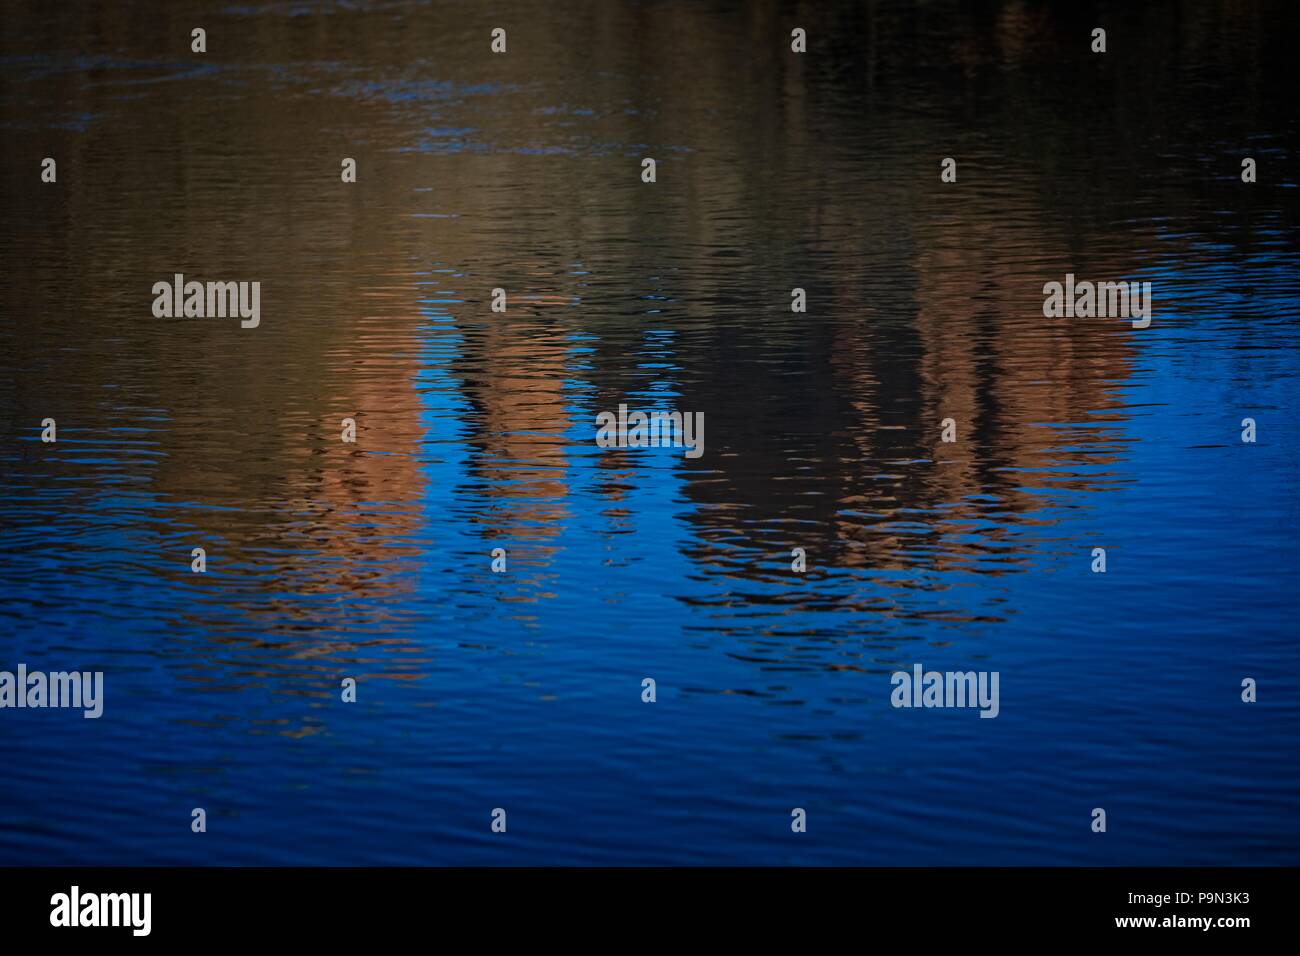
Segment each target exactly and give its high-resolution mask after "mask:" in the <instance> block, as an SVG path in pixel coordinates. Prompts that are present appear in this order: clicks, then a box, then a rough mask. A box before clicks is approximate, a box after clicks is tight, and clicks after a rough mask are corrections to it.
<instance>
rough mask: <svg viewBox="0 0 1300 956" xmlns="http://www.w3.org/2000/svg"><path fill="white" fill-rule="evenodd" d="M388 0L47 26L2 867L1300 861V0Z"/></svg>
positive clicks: (5, 391) (29, 288) (15, 44)
mask: <svg viewBox="0 0 1300 956" xmlns="http://www.w3.org/2000/svg"><path fill="white" fill-rule="evenodd" d="M204 6H206V7H207V10H206V11H204V12H200V11H201V10H203V7H204ZM360 6H361V5H357V4H350V3H347V4H345V3H331V2H315V0H289V2H283V3H270V4H267V5H265V6H262V5H256V6H255V5H247V6H245V5H232V6H228V7H225V8H224V9H214V8H213V7H212V5H198V4H185V3H176V4H167V5H140V6H139V7H133V6H132V5H130V4H119V3H95V4H87V5H69V7H70V9H66V10H58V9H55V8H54V5H51V4H48V3H35V2H33V3H19V4H18V5H17V6H16V7H15V8H13V9H12V10H10V9H7V10H6V14H5V23H4V26H3V40H2V41H0V95H2V100H0V102H2V107H0V127H2V128H3V134H2V135H0V181H2V185H0V188H2V189H3V199H4V209H3V215H2V216H0V250H2V255H3V261H4V271H3V277H2V278H0V480H2V481H3V489H4V494H3V496H2V497H0V669H8V670H14V669H15V668H16V666H17V664H19V663H26V664H27V665H28V667H29V668H31V669H43V670H64V669H69V668H78V669H87V670H102V671H104V673H105V681H106V690H105V695H106V699H105V710H104V715H103V717H102V718H101V719H100V720H97V721H93V720H83V719H81V717H80V715H79V714H78V713H77V712H75V711H66V710H65V711H61V710H44V711H33V710H21V711H19V710H4V711H0V774H3V780H2V782H0V863H24V864H26V863H50V864H82V863H85V864H90V863H96V864H105V863H106V864H127V863H132V864H138V863H147V864H152V863H205V864H277V863H310V864H318V863H319V864H335V863H340V864H440V863H457V864H492V863H528V864H534V863H602V864H610V863H613V864H623V863H651V864H660V863H680V864H693V863H830V864H908V865H912V864H938V863H959V864H1027V863H1038V864H1057V863H1061V864H1066V863H1068V864H1244V863H1269V864H1282V863H1290V864H1295V863H1300V816H1298V815H1297V812H1296V810H1297V806H1296V805H1297V798H1298V797H1300V761H1298V760H1297V756H1298V755H1300V754H1298V752H1300V704H1297V694H1298V693H1300V655H1298V654H1297V644H1296V632H1297V628H1296V625H1295V620H1294V619H1295V599H1294V591H1295V585H1296V577H1297V570H1298V568H1300V561H1298V557H1300V556H1298V555H1297V546H1296V523H1297V515H1298V514H1300V510H1298V509H1297V502H1298V501H1300V491H1298V490H1297V486H1296V483H1295V475H1296V469H1297V465H1298V464H1300V431H1298V430H1297V424H1296V414H1297V411H1296V401H1297V398H1298V397H1300V354H1298V353H1297V344H1298V338H1300V336H1298V334H1297V331H1298V329H1297V315H1298V311H1300V271H1298V270H1297V266H1298V265H1300V255H1298V253H1300V216H1298V215H1297V214H1298V213H1300V201H1298V200H1300V193H1298V192H1297V190H1296V185H1297V181H1298V177H1297V169H1296V165H1295V161H1296V155H1297V153H1296V148H1297V146H1298V145H1300V125H1298V124H1297V111H1296V109H1295V105H1294V90H1295V89H1296V82H1295V81H1296V79H1297V77H1296V66H1295V61H1296V58H1295V56H1294V51H1293V48H1292V47H1293V39H1294V37H1295V36H1296V27H1297V26H1298V25H1300V24H1298V23H1297V20H1298V19H1300V17H1298V15H1297V10H1296V8H1295V7H1294V6H1293V5H1292V4H1290V3H1286V2H1276V3H1270V2H1258V3H1249V2H1241V3H1226V2H1223V3H1220V2H1187V3H1170V4H1141V5H1139V4H1132V3H1129V2H1127V0H1125V2H1117V3H1113V4H1097V5H1093V4H1088V3H1079V4H1068V5H1065V4H1062V5H1059V7H1058V6H1053V5H1050V4H1044V3H1037V2H1029V0H1026V2H1011V0H1008V2H1004V3H996V2H987V3H974V4H971V3H962V4H959V3H956V2H936V3H929V4H924V5H919V6H917V5H914V4H912V3H907V2H879V3H863V4H860V5H854V6H850V5H847V4H846V5H843V6H842V7H841V8H839V9H838V12H836V11H835V10H834V9H822V7H823V6H827V7H830V6H832V5H820V4H819V5H818V9H816V10H814V9H812V8H811V7H795V6H787V5H782V4H775V3H757V4H752V5H740V4H735V5H732V4H724V3H706V4H697V3H686V2H666V3H644V4H635V5H633V4H629V5H626V6H621V7H619V6H616V5H613V4H607V3H601V2H596V0H591V2H589V3H571V2H565V3H557V4H536V5H534V4H528V5H523V4H519V5H517V6H511V5H509V4H496V5H493V6H490V7H484V6H482V5H480V4H471V3H468V2H466V3H450V4H439V5H436V6H429V5H425V4H416V3H411V4H406V3H376V4H374V5H373V7H371V8H370V9H368V10H364V11H363V10H361V9H359V7H360ZM1135 8H1138V9H1135ZM498 25H500V26H504V27H506V28H507V30H508V53H507V55H505V56H493V55H491V54H490V53H489V51H488V42H489V41H488V34H489V31H490V30H491V28H492V27H494V26H498ZM1096 25H1103V26H1105V27H1107V29H1108V32H1109V52H1108V53H1106V54H1105V55H1102V56H1098V55H1093V54H1091V53H1090V52H1089V50H1088V42H1089V40H1088V38H1089V33H1090V31H1091V28H1092V27H1093V26H1096ZM195 26H203V27H204V28H205V29H206V30H207V33H208V40H207V43H208V52H207V54H206V55H199V54H193V53H191V52H190V51H189V31H190V30H191V28H193V27H195ZM794 26H804V27H805V28H806V29H807V30H808V34H809V43H810V51H809V53H808V54H806V55H804V56H802V57H800V56H798V55H795V54H791V53H790V51H789V33H790V30H791V28H792V27H794ZM45 156H53V157H56V158H57V161H58V182H57V184H54V185H48V184H42V183H41V182H40V180H39V171H40V170H39V167H40V160H41V158H42V157H45ZM345 156H347V157H354V158H355V159H356V160H357V163H358V182H357V183H356V184H355V185H344V184H342V183H341V182H340V176H339V173H340V161H341V159H342V158H343V157H345ZM643 156H653V157H656V158H657V159H658V181H657V182H656V183H655V184H653V185H648V184H643V183H642V182H641V181H640V176H639V174H640V160H641V158H642V157H643ZM945 156H952V157H955V158H957V160H958V176H959V179H958V182H957V183H956V184H949V185H944V184H941V183H940V181H939V161H940V159H942V158H943V157H945ZM1243 156H1251V157H1253V158H1255V159H1256V161H1257V163H1258V176H1259V181H1258V182H1257V183H1255V184H1253V185H1246V184H1243V183H1242V182H1241V181H1240V175H1239V174H1240V162H1241V158H1242V157H1243ZM175 272H183V273H185V274H186V275H187V277H189V278H198V279H201V280H204V279H243V280H259V281H260V282H261V283H262V303H261V310H262V319H261V326H260V327H259V328H257V329H255V330H244V329H240V328H239V325H238V322H237V321H232V320H221V319H211V320H197V319H194V320H178V319H170V320H169V319H156V318H154V317H153V316H152V314H151V304H152V294H151V292H150V289H151V286H152V284H153V283H154V282H156V281H158V280H170V278H171V276H172V274H173V273H175ZM1067 272H1073V273H1075V274H1076V275H1078V276H1079V277H1080V278H1081V279H1082V278H1087V279H1093V280H1107V279H1131V280H1134V281H1150V282H1151V283H1152V285H1153V298H1154V319H1153V321H1152V324H1151V326H1150V328H1148V329H1145V330H1136V329H1133V328H1132V327H1131V325H1130V323H1129V322H1127V321H1124V320H1116V319H1045V318H1043V316H1042V285H1043V283H1044V282H1048V281H1052V280H1058V281H1059V280H1062V279H1063V277H1064V275H1065V274H1066V273H1067ZM498 286H500V287H504V288H505V289H507V291H508V294H509V308H508V311H507V313H505V314H495V313H493V312H492V311H491V310H490V307H489V306H490V297H491V290H492V288H494V287H498ZM794 287H802V288H804V289H806V290H807V294H808V312H807V314H802V315H801V314H794V313H792V312H791V311H790V290H791V289H792V288H794ZM620 402H622V403H626V404H628V405H629V406H631V407H633V408H643V409H660V408H676V409H680V410H685V411H702V412H704V413H705V417H706V425H707V427H706V433H705V453H704V455H703V457H701V458H699V459H697V460H689V459H686V458H684V457H683V455H682V452H681V450H680V449H647V450H613V451H609V450H602V449H599V448H597V447H596V445H595V442H594V433H595V427H594V419H595V415H596V413H597V412H599V411H602V410H609V409H615V408H617V406H618V404H619V403H620ZM346 416H351V417H355V419H356V421H357V423H358V441H357V443H356V444H355V445H347V444H343V443H342V442H340V440H339V422H340V420H341V419H342V418H343V417H346ZM47 417H50V418H54V419H56V421H57V423H58V442H57V443H56V444H45V443H42V442H41V440H40V434H41V426H40V423H41V421H42V419H44V418H47ZM946 417H952V418H954V419H955V420H956V422H957V423H958V438H959V441H958V442H957V443H955V444H943V443H941V442H939V440H938V439H939V422H940V420H941V419H943V418H946ZM1245 417H1252V418H1254V419H1255V420H1256V422H1257V424H1258V441H1257V443H1255V444H1245V443H1243V442H1242V441H1241V420H1242V419H1243V418H1245ZM196 546H202V547H205V548H206V549H207V553H208V562H209V567H208V572H207V573H206V574H204V575H200V574H193V573H191V572H190V551H191V549H192V548H194V547H196ZM496 547H504V548H505V549H507V552H508V562H509V564H508V568H509V570H508V571H507V573H505V574H494V573H492V571H491V566H490V565H491V558H490V552H491V550H492V549H493V548H496ZM795 547H802V548H804V549H806V552H807V556H808V565H809V567H808V572H807V573H806V574H804V575H799V574H795V573H792V572H791V571H790V561H791V557H790V554H791V549H792V548H795ZM1094 547H1105V548H1106V549H1107V553H1108V571H1107V573H1106V574H1104V575H1102V574H1093V573H1091V571H1090V565H1091V560H1092V559H1091V551H1092V549H1093V548H1094ZM916 662H920V663H922V664H924V665H925V667H926V668H927V669H937V670H967V669H975V670H995V671H998V672H999V673H1000V675H1001V714H1000V716H999V717H998V718H997V719H996V720H981V719H978V717H977V715H976V713H975V712H974V711H971V710H899V709H894V708H892V707H891V706H890V700H889V695H890V690H891V686H890V680H889V675H890V674H891V673H892V672H893V671H894V670H895V669H900V668H901V669H910V668H911V666H912V664H913V663H916ZM346 676H352V677H356V678H357V679H358V680H359V696H358V700H357V702H356V703H354V704H344V703H342V702H341V701H340V700H339V683H340V680H341V679H342V678H343V677H346ZM644 677H653V678H654V679H655V680H656V681H657V684H658V700H657V702H655V703H654V704H645V703H642V702H641V680H642V678H644ZM1244 677H1253V678H1255V679H1256V680H1257V681H1258V684H1259V701H1258V703H1255V704H1253V705H1250V704H1245V703H1243V702H1242V701H1241V699H1240V693H1241V688H1240V685H1241V681H1242V679H1243V678H1244ZM194 807H204V808H206V810H207V813H208V832H207V833H205V834H201V835H199V834H194V833H191V832H190V811H191V809H192V808H194ZM494 807H503V808H506V809H507V811H508V814H509V832H508V834H507V835H505V836H501V835H496V834H492V833H491V832H490V831H489V814H490V812H491V810H492V808H494ZM793 807H803V808H805V809H806V810H807V811H808V832H807V833H806V834H802V835H795V834H792V833H791V832H790V811H791V808H793ZM1094 807H1104V808H1105V809H1106V811H1107V813H1108V832H1107V833H1105V834H1104V835H1103V834H1095V833H1092V832H1091V831H1090V828H1089V824H1090V822H1091V816H1090V814H1091V811H1092V808H1094Z"/></svg>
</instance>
